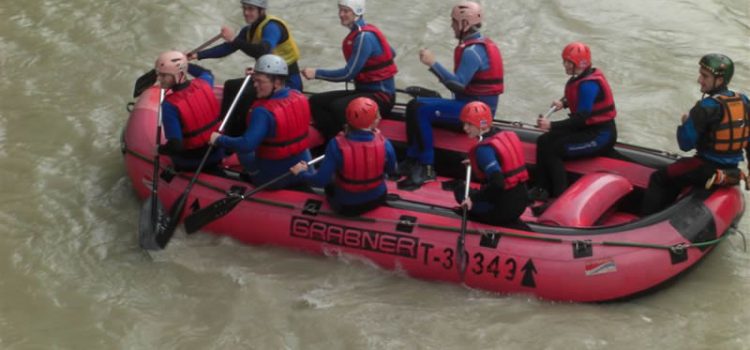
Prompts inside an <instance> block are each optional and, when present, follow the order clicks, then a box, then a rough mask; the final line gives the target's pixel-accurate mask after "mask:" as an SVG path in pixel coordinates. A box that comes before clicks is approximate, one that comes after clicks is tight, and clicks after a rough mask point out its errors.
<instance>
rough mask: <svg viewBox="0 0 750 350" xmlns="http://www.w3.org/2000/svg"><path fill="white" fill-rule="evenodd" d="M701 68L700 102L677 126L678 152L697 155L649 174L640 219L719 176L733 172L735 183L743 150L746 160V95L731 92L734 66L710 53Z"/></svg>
mask: <svg viewBox="0 0 750 350" xmlns="http://www.w3.org/2000/svg"><path fill="white" fill-rule="evenodd" d="M699 65H700V68H699V70H698V84H699V85H700V91H701V93H703V94H704V95H703V98H701V100H700V101H698V102H697V103H696V104H695V106H693V108H692V109H690V112H689V113H688V114H683V115H682V124H681V125H680V126H679V127H677V142H678V144H679V146H680V149H681V150H683V151H689V150H692V149H695V150H696V153H695V155H694V156H692V157H688V158H681V159H679V160H677V161H676V162H674V163H672V164H670V165H668V166H666V167H664V168H661V169H658V170H657V171H655V172H654V173H652V174H651V178H650V179H649V184H648V188H647V189H646V193H645V195H644V198H643V205H642V206H641V211H642V214H644V215H649V214H653V213H656V212H658V211H660V210H662V209H664V208H665V207H666V206H667V205H669V204H670V203H671V202H672V201H674V200H675V199H676V198H677V196H678V195H679V193H680V191H681V190H682V189H683V188H685V187H686V186H691V185H693V186H701V187H703V186H704V185H706V183H707V181H709V179H711V178H712V177H713V176H714V175H715V174H717V173H719V174H732V173H734V174H735V175H733V176H732V177H734V178H735V180H736V181H737V182H739V178H740V176H739V173H740V170H739V169H738V164H739V163H740V162H742V160H743V154H742V152H743V149H744V152H745V155H747V157H748V159H750V120H748V107H749V105H750V102H749V101H748V97H747V96H746V95H744V94H740V93H737V92H734V91H731V90H729V82H730V81H731V80H732V75H733V74H734V62H732V60H731V59H730V58H729V57H727V56H725V55H722V54H708V55H705V56H703V57H702V58H701V60H700V61H699ZM748 171H750V165H748ZM737 182H734V183H731V184H735V183H737ZM709 185H710V184H709Z"/></svg>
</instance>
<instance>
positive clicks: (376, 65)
mask: <svg viewBox="0 0 750 350" xmlns="http://www.w3.org/2000/svg"><path fill="white" fill-rule="evenodd" d="M361 32H370V33H373V34H375V36H376V37H377V38H378V41H379V42H380V48H381V49H383V53H382V54H380V55H379V56H372V57H370V58H368V59H367V61H366V62H365V65H364V66H363V67H362V70H360V71H359V74H357V76H356V77H355V78H354V80H355V81H356V82H358V83H372V82H376V81H382V80H386V79H388V78H392V77H393V76H394V75H396V72H398V68H397V67H396V63H395V62H393V53H392V52H391V45H390V44H388V40H386V39H385V35H383V33H382V32H380V29H378V28H377V27H375V26H374V25H372V24H365V25H364V26H362V27H358V28H357V30H353V31H351V32H350V33H349V35H347V36H346V38H344V41H343V42H342V43H341V50H342V51H343V52H344V58H346V60H347V61H349V57H351V56H352V50H353V48H354V40H355V39H356V37H357V35H359V34H360V33H361Z"/></svg>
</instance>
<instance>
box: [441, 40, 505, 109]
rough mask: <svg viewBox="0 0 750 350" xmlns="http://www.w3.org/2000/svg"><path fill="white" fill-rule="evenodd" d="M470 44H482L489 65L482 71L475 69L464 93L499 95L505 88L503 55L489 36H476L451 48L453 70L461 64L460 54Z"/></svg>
mask: <svg viewBox="0 0 750 350" xmlns="http://www.w3.org/2000/svg"><path fill="white" fill-rule="evenodd" d="M471 45H484V49H485V51H486V52H487V57H488V59H489V64H490V67H489V68H488V69H486V70H483V71H477V72H476V73H474V76H473V77H472V78H471V81H469V83H468V84H467V85H466V88H465V89H464V93H465V94H467V95H476V96H492V95H500V94H502V93H503V91H504V90H505V85H504V84H503V57H502V55H501V54H500V49H498V48H497V45H495V43H494V42H493V41H492V40H490V39H489V38H485V37H482V38H477V39H471V40H467V41H464V42H462V43H461V44H459V45H458V46H456V48H455V49H454V50H453V70H454V72H455V71H456V70H457V69H458V67H459V65H460V64H461V55H463V53H464V50H465V49H466V48H467V47H469V46H471Z"/></svg>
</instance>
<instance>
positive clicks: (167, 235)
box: [156, 193, 187, 249]
mask: <svg viewBox="0 0 750 350" xmlns="http://www.w3.org/2000/svg"><path fill="white" fill-rule="evenodd" d="M186 200H187V193H183V194H182V195H181V196H180V198H177V201H175V202H174V204H173V205H172V208H170V209H169V216H168V217H167V220H166V223H165V224H164V225H163V226H162V227H163V229H162V230H161V231H158V232H157V236H156V243H157V244H158V245H159V247H161V249H164V248H165V247H166V246H167V244H168V243H169V240H171V239H172V236H173V235H174V231H175V230H176V229H177V224H179V223H180V217H181V216H182V211H183V209H184V208H185V201H186Z"/></svg>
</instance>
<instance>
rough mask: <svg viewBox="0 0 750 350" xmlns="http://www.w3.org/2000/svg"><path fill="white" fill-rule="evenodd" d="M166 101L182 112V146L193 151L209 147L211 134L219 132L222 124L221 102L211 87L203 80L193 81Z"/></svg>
mask: <svg viewBox="0 0 750 350" xmlns="http://www.w3.org/2000/svg"><path fill="white" fill-rule="evenodd" d="M165 100H166V101H167V102H169V103H171V104H172V105H174V106H175V107H177V110H179V111H180V126H181V127H182V146H183V147H184V148H185V149H186V150H191V149H197V148H201V147H204V146H206V145H208V141H209V139H210V138H211V133H212V132H214V131H217V130H219V122H221V116H220V115H219V113H220V110H219V102H218V101H217V100H216V96H215V95H214V92H213V89H212V88H211V85H210V84H208V83H207V82H205V81H204V80H203V79H193V80H191V81H190V85H188V86H187V87H186V88H184V89H182V90H179V91H176V92H174V93H172V94H170V95H169V96H167V97H166V98H165Z"/></svg>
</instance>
